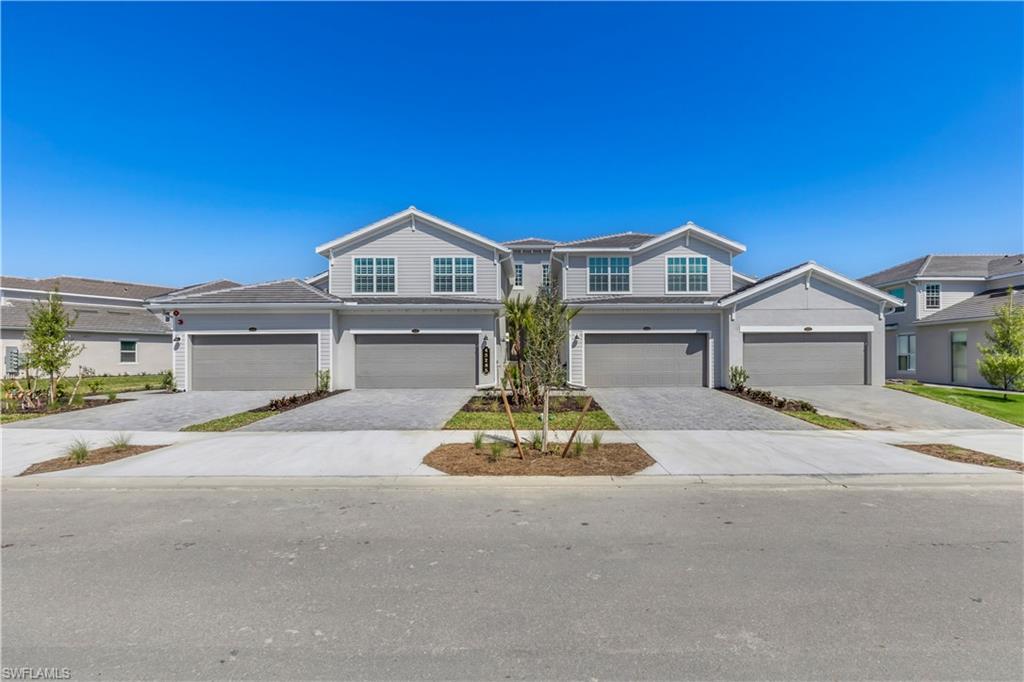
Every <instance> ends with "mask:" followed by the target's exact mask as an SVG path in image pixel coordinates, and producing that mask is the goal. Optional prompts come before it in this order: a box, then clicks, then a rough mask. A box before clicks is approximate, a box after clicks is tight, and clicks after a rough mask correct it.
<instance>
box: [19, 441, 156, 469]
mask: <svg viewBox="0 0 1024 682" xmlns="http://www.w3.org/2000/svg"><path fill="white" fill-rule="evenodd" d="M166 447H167V446H166V445H129V446H128V447H126V448H123V449H121V450H117V449H115V448H112V447H105V448H96V449H95V450H90V451H89V456H88V457H86V458H85V461H83V462H81V463H76V462H75V461H74V460H72V459H71V458H70V457H68V456H67V455H63V456H61V457H54V458H53V459H48V460H46V461H45V462H36V463H35V464H33V465H32V466H30V467H29V468H28V469H25V470H24V471H22V472H21V473H20V474H18V475H19V476H31V475H32V474H45V473H46V472H48V471H63V470H64V469H78V468H79V467H88V466H93V465H94V464H106V463H107V462H113V461H115V460H118V459H124V458H125V457H132V456H134V455H141V454H142V453H143V452H149V451H150V450H157V449H159V448H166Z"/></svg>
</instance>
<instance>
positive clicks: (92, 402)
mask: <svg viewBox="0 0 1024 682" xmlns="http://www.w3.org/2000/svg"><path fill="white" fill-rule="evenodd" d="M83 397H84V396H83ZM84 399H85V402H84V403H82V404H81V405H61V406H60V407H59V408H58V409H56V410H47V409H45V408H43V409H41V410H4V412H7V413H10V414H38V415H39V416H41V417H46V416H49V415H51V414H64V413H65V412H77V411H79V410H88V409H91V408H93V407H103V406H104V405H116V404H117V403H126V402H128V401H127V400H125V399H124V398H115V399H114V400H107V399H106V398H102V399H96V398H89V397H84Z"/></svg>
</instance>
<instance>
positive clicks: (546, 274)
mask: <svg viewBox="0 0 1024 682" xmlns="http://www.w3.org/2000/svg"><path fill="white" fill-rule="evenodd" d="M540 284H541V286H545V287H549V286H551V266H550V265H548V264H547V263H544V264H543V265H541V266H540Z"/></svg>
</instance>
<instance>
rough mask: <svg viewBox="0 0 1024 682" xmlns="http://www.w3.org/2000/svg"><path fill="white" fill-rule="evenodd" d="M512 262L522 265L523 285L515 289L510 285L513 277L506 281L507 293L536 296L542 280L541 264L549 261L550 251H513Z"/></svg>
mask: <svg viewBox="0 0 1024 682" xmlns="http://www.w3.org/2000/svg"><path fill="white" fill-rule="evenodd" d="M512 262H513V263H522V265H523V287H522V288H521V289H516V288H514V287H513V286H512V283H513V281H514V280H513V279H510V280H509V282H508V288H509V292H508V293H509V295H511V296H512V297H515V296H524V297H525V296H536V295H537V292H538V290H539V289H540V287H541V281H542V280H543V277H544V275H543V267H542V266H543V265H544V264H547V263H550V262H551V253H550V252H548V251H545V252H542V253H540V252H535V253H530V252H519V251H516V252H513V256H512Z"/></svg>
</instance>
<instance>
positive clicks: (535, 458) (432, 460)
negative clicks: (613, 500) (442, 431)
mask: <svg viewBox="0 0 1024 682" xmlns="http://www.w3.org/2000/svg"><path fill="white" fill-rule="evenodd" d="M523 451H524V452H525V453H526V459H525V460H521V459H519V453H518V452H517V451H516V449H515V446H511V447H509V448H508V449H507V450H506V451H505V453H504V455H503V456H502V457H501V459H499V460H498V461H496V462H491V461H488V459H487V457H488V454H489V452H490V447H489V444H488V445H487V446H485V447H484V448H481V450H480V451H479V452H477V451H476V450H474V449H473V444H472V443H448V444H445V445H440V446H438V447H436V448H434V449H433V450H431V451H430V453H429V454H428V455H427V456H426V457H424V458H423V463H424V464H426V465H427V466H430V467H433V468H435V469H437V470H438V471H443V472H444V473H446V474H451V475H453V476H629V475H630V474H635V473H636V472H638V471H643V470H644V469H646V468H647V467H649V466H651V465H653V464H654V463H655V462H654V460H653V459H651V456H650V455H648V454H647V452H645V451H644V449H643V448H641V447H640V446H639V445H636V444H634V443H604V444H602V445H601V447H600V448H598V449H596V450H595V449H593V448H591V447H590V445H589V444H588V445H587V446H586V450H584V452H583V454H582V455H581V456H579V457H573V456H572V450H571V449H570V451H569V455H570V456H568V457H561V456H560V455H559V454H558V453H559V452H560V451H561V450H559V451H556V452H555V453H554V454H548V455H543V454H541V453H540V452H538V451H537V450H531V449H529V448H526V447H525V446H524V447H523Z"/></svg>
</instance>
